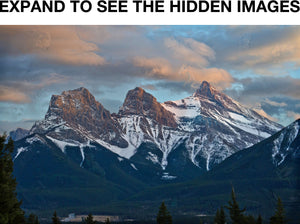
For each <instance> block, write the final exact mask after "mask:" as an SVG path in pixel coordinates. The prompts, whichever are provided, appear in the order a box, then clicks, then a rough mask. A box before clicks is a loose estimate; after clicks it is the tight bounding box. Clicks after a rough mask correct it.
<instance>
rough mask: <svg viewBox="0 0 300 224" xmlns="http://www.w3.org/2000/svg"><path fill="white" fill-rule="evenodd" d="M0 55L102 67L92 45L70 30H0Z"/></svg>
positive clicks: (95, 46)
mask: <svg viewBox="0 0 300 224" xmlns="http://www.w3.org/2000/svg"><path fill="white" fill-rule="evenodd" d="M0 32H1V35H0V49H1V51H2V54H6V55H7V54H11V55H20V54H33V55H36V56H37V57H38V58H42V59H43V60H48V61H54V62H56V63H63V64H69V65H77V66H80V65H103V64H106V63H107V62H106V60H105V59H104V58H103V57H102V56H100V55H98V52H99V51H100V49H99V48H98V46H97V45H96V44H94V43H91V42H88V41H85V40H84V39H81V37H80V30H78V31H77V30H76V27H73V26H24V27H23V26H21V27H20V26H4V27H1V28H0Z"/></svg>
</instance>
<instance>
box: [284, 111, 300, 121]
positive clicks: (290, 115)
mask: <svg viewBox="0 0 300 224" xmlns="http://www.w3.org/2000/svg"><path fill="white" fill-rule="evenodd" d="M287 116H288V117H291V118H293V119H294V120H297V119H300V114H299V113H295V112H294V111H288V112H287Z"/></svg>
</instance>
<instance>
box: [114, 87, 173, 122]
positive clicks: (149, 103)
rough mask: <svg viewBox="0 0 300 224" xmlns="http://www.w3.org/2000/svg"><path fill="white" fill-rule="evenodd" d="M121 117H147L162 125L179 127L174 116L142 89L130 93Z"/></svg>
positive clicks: (138, 88) (122, 108) (120, 113)
mask: <svg viewBox="0 0 300 224" xmlns="http://www.w3.org/2000/svg"><path fill="white" fill-rule="evenodd" d="M119 115H123V116H124V115H142V116H147V117H149V118H151V119H154V120H155V121H156V122H158V123H159V124H161V125H165V126H169V127H174V128H175V127H177V124H176V121H175V118H174V116H173V114H172V113H170V112H169V111H167V110H166V109H165V108H164V107H163V106H162V105H161V104H160V103H159V102H157V99H156V98H155V97H154V96H152V95H151V94H150V93H147V92H146V91H145V90H144V89H142V88H140V87H136V88H135V89H133V90H129V91H128V93H127V95H126V98H125V100H124V103H123V106H122V107H121V108H120V111H119Z"/></svg>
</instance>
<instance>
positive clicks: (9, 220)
mask: <svg viewBox="0 0 300 224" xmlns="http://www.w3.org/2000/svg"><path fill="white" fill-rule="evenodd" d="M5 142H6V135H1V136H0V190H1V191H0V224H39V223H40V222H39V220H38V217H37V216H36V215H34V214H30V215H29V216H28V217H25V212H24V211H23V210H22V209H21V203H22V202H21V201H19V200H18V199H17V193H16V186H17V182H16V179H15V178H14V177H13V160H12V153H13V150H14V144H13V140H12V139H11V138H10V139H9V140H8V142H7V143H5ZM225 208H226V209H227V210H228V213H229V217H230V219H227V218H226V215H225V211H224V207H221V208H220V209H218V210H217V212H216V214H215V217H214V224H225V223H231V224H262V222H263V221H262V217H261V215H258V217H257V218H254V217H253V216H252V215H245V214H244V212H245V209H240V206H239V204H238V202H237V200H236V196H235V192H234V189H233V188H232V192H231V200H230V201H229V202H228V205H227V206H225ZM156 222H157V224H172V216H171V214H170V212H169V211H168V209H167V207H166V205H165V203H164V202H162V203H161V205H160V207H159V210H158V214H157V217H156ZM83 223H85V224H96V223H97V222H96V221H95V220H94V218H93V215H92V214H89V215H88V216H87V217H86V218H85V219H84V220H83ZM269 223H270V224H287V220H286V218H285V216H284V208H283V205H282V202H281V200H280V198H278V200H277V207H276V211H275V213H274V215H273V216H272V217H271V218H270V220H269ZM52 224H61V220H60V219H59V217H58V216H57V214H56V211H55V212H54V214H53V217H52ZM105 224H110V220H109V219H106V221H105Z"/></svg>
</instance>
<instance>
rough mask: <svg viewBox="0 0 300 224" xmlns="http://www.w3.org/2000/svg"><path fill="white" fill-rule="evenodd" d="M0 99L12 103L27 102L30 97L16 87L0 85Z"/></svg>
mask: <svg viewBox="0 0 300 224" xmlns="http://www.w3.org/2000/svg"><path fill="white" fill-rule="evenodd" d="M0 101H2V102H14V103H29V102H30V98H29V97H28V96H27V95H26V94H25V93H23V92H21V91H19V90H18V89H16V88H12V87H7V86H3V85H0Z"/></svg>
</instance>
